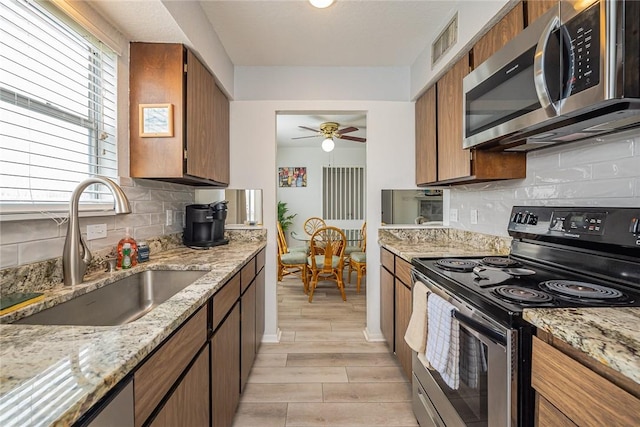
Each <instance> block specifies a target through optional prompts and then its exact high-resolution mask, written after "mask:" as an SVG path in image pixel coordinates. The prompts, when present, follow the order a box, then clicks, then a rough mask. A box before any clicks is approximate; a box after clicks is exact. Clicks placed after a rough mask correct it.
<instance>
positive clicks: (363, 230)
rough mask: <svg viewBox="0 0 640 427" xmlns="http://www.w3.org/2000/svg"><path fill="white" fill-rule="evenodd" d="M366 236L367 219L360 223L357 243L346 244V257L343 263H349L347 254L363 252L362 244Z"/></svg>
mask: <svg viewBox="0 0 640 427" xmlns="http://www.w3.org/2000/svg"><path fill="white" fill-rule="evenodd" d="M366 236H367V221H365V222H363V223H362V227H361V228H360V240H358V242H357V243H358V244H357V245H347V247H346V248H345V249H344V256H345V257H346V258H347V260H346V261H345V264H349V261H348V258H349V255H351V253H353V252H364V244H365V242H364V241H365V238H366Z"/></svg>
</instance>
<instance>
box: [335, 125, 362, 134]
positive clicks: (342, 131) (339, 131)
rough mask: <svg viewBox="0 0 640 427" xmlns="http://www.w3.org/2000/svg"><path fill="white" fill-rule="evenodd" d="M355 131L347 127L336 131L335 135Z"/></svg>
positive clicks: (351, 127) (355, 129)
mask: <svg viewBox="0 0 640 427" xmlns="http://www.w3.org/2000/svg"><path fill="white" fill-rule="evenodd" d="M357 130H358V128H354V127H353V126H349V127H348V128H344V129H340V130H337V131H336V133H337V134H338V135H342V134H345V133H349V132H355V131H357Z"/></svg>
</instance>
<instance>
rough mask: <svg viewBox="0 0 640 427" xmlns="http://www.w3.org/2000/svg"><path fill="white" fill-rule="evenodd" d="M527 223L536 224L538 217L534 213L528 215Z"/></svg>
mask: <svg viewBox="0 0 640 427" xmlns="http://www.w3.org/2000/svg"><path fill="white" fill-rule="evenodd" d="M528 223H529V224H531V225H536V224H537V223H538V217H537V216H536V215H534V214H531V215H529V221H528Z"/></svg>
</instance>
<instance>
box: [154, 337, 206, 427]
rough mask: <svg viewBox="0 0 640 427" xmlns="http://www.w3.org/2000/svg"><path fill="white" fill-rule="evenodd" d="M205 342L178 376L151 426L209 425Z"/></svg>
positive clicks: (196, 426)
mask: <svg viewBox="0 0 640 427" xmlns="http://www.w3.org/2000/svg"><path fill="white" fill-rule="evenodd" d="M209 422H210V421H209V344H207V346H206V347H205V348H204V349H203V351H202V352H200V355H199V356H198V357H197V358H196V360H195V361H194V362H193V366H191V368H190V369H189V371H188V372H187V374H186V375H185V376H184V378H182V381H180V384H179V385H178V387H177V388H176V389H175V391H174V392H173V394H172V395H171V397H169V399H168V400H167V402H166V403H165V405H164V406H163V407H162V409H161V410H160V412H158V415H157V416H156V417H155V418H154V419H153V421H152V422H151V424H150V425H151V427H175V426H180V425H183V426H191V427H199V426H202V427H206V426H208V425H209Z"/></svg>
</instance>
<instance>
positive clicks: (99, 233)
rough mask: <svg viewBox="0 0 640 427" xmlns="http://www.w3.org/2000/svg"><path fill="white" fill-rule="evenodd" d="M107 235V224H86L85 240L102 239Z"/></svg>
mask: <svg viewBox="0 0 640 427" xmlns="http://www.w3.org/2000/svg"><path fill="white" fill-rule="evenodd" d="M104 237H107V224H91V225H87V240H95V239H102V238H104Z"/></svg>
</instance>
